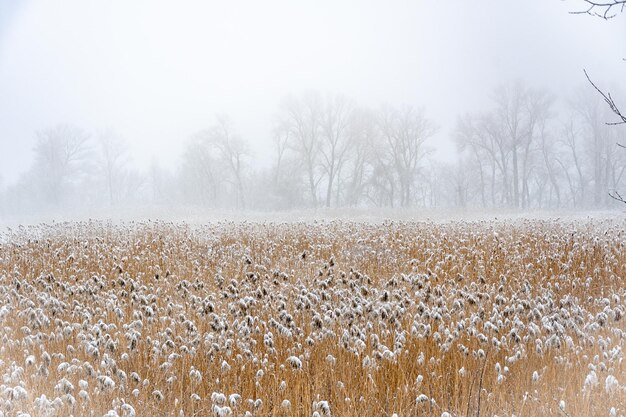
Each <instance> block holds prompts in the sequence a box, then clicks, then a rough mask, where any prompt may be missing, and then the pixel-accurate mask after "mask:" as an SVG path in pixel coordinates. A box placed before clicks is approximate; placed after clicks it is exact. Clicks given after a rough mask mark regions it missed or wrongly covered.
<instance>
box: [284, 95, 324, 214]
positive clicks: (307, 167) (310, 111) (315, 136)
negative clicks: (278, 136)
mask: <svg viewBox="0 0 626 417" xmlns="http://www.w3.org/2000/svg"><path fill="white" fill-rule="evenodd" d="M322 118H323V106H322V99H321V97H320V95H319V94H318V93H315V92H310V93H306V94H303V95H301V96H298V97H294V96H292V97H288V98H287V99H286V100H285V101H284V102H283V104H282V106H281V115H280V125H281V126H282V128H283V129H285V131H286V132H289V138H290V148H291V150H293V151H294V152H295V153H296V155H297V156H298V159H299V161H300V163H301V166H302V168H303V170H304V171H303V172H304V175H305V178H306V180H305V181H306V183H307V185H308V193H309V196H310V199H311V203H312V204H313V207H317V206H318V201H319V198H318V186H319V184H320V182H321V180H322V178H323V175H322V173H321V172H320V169H319V168H320V161H319V158H320V155H321V154H320V152H319V150H320V142H321V137H322V132H321V127H320V126H321V120H322Z"/></svg>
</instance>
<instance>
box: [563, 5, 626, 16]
mask: <svg viewBox="0 0 626 417" xmlns="http://www.w3.org/2000/svg"><path fill="white" fill-rule="evenodd" d="M584 1H585V3H586V4H587V5H588V6H589V7H588V8H587V9H586V10H581V11H577V12H570V13H571V14H588V15H591V16H596V17H600V18H602V19H605V20H608V19H611V18H613V17H615V16H616V15H617V14H618V13H621V12H623V11H624V10H626V0H606V1H594V0H584Z"/></svg>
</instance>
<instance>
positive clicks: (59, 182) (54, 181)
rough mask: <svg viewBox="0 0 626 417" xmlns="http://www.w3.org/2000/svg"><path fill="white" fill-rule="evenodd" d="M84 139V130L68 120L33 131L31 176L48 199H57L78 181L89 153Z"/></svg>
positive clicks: (54, 202) (57, 200)
mask: <svg viewBox="0 0 626 417" xmlns="http://www.w3.org/2000/svg"><path fill="white" fill-rule="evenodd" d="M88 140H89V134H88V133H87V132H85V131H84V130H82V129H81V128H79V127H76V126H72V125H68V124H60V125H57V126H55V127H53V128H50V129H46V130H43V131H40V132H38V133H37V143H36V145H35V148H34V152H35V165H34V171H35V178H36V181H38V182H39V183H40V185H41V190H42V192H43V193H44V194H45V196H46V199H47V200H48V201H49V202H51V203H53V204H57V203H59V202H60V201H61V199H62V198H63V197H64V194H65V193H66V192H67V188H68V187H70V186H71V185H72V184H74V183H76V182H77V181H78V177H79V176H80V174H81V168H84V166H85V164H86V162H87V160H88V156H89V151H90V148H89V146H88ZM83 172H84V169H83Z"/></svg>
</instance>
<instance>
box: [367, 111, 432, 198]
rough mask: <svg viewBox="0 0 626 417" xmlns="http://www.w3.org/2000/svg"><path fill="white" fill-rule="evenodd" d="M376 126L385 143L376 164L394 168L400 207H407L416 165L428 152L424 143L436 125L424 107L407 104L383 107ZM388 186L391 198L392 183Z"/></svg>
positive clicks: (417, 167)
mask: <svg viewBox="0 0 626 417" xmlns="http://www.w3.org/2000/svg"><path fill="white" fill-rule="evenodd" d="M378 126H379V130H380V135H381V140H382V143H383V144H384V147H383V149H382V150H381V151H382V152H383V154H382V157H381V159H380V162H381V163H380V165H379V166H380V168H382V169H383V170H385V171H389V170H393V172H394V173H395V180H396V181H397V184H398V186H399V190H398V191H399V200H400V201H399V202H400V206H401V207H407V206H409V205H410V204H411V203H412V200H413V191H414V188H415V182H416V180H417V174H418V169H419V164H420V162H421V161H422V159H423V158H424V156H425V155H426V153H427V152H426V149H425V147H424V144H425V142H426V140H427V139H428V138H430V137H431V136H433V135H434V134H435V132H437V127H436V126H435V124H434V123H433V122H432V121H431V120H430V119H428V118H427V117H426V115H425V113H424V111H423V110H421V109H420V110H416V109H414V108H412V107H410V106H405V107H402V108H401V109H396V108H393V107H384V108H383V109H382V110H381V111H380V113H379V117H378ZM387 177H388V178H389V172H387ZM390 185H391V187H392V194H391V198H392V199H393V188H394V185H393V183H391V184H390Z"/></svg>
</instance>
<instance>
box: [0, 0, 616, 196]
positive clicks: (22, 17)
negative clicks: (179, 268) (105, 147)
mask: <svg viewBox="0 0 626 417" xmlns="http://www.w3.org/2000/svg"><path fill="white" fill-rule="evenodd" d="M582 8H584V5H582V4H581V2H579V1H576V0H570V1H561V0H523V1H522V0H518V1H495V0H493V1H487V0H481V1H478V0H476V1H472V2H467V1H456V2H440V1H399V0H398V1H384V2H383V1H378V2H375V1H362V0H353V1H314V2H304V1H302V2H299V1H287V0H286V1H229V2H200V1H198V2H190V1H176V2H173V1H169V2H168V1H153V0H150V1H148V0H146V1H106V2H101V1H98V2H96V1H93V2H89V1H84V0H80V1H78V0H77V1H54V2H45V1H11V0H0V177H1V178H2V182H3V183H4V184H5V185H6V184H8V183H11V182H13V181H15V180H16V179H17V177H18V176H19V174H21V173H23V172H24V171H26V170H27V169H28V168H29V164H30V163H31V160H32V148H33V146H34V143H35V132H36V131H37V130H40V129H45V128H47V127H50V126H53V125H56V124H57V123H62V122H65V123H73V124H76V125H78V126H81V127H83V128H85V129H87V130H90V131H93V130H96V129H100V128H104V127H113V128H115V129H116V130H117V131H118V132H119V133H120V134H121V135H122V136H123V137H124V138H125V139H126V140H127V141H128V142H129V144H130V148H131V152H132V156H133V159H134V161H135V162H136V164H137V165H138V167H140V168H145V167H147V166H148V165H149V164H150V162H151V161H152V160H153V159H154V160H156V161H159V162H160V163H162V164H163V165H164V166H166V167H169V168H172V169H173V168H174V167H175V166H176V164H177V162H178V161H179V160H178V158H179V155H180V153H181V151H182V144H183V143H184V141H185V140H186V139H187V138H189V136H190V135H191V134H193V133H194V132H196V131H198V130H200V129H203V128H206V127H207V126H209V125H211V124H213V122H214V116H215V114H216V113H226V114H228V115H229V116H230V118H231V119H232V121H233V123H234V125H235V127H236V129H237V130H238V132H239V133H240V134H241V135H242V136H243V137H244V139H246V140H247V141H248V142H249V143H250V144H251V147H252V149H253V151H254V152H255V155H256V156H255V158H254V159H255V162H256V165H263V164H267V163H268V161H269V159H270V156H271V151H269V150H267V149H266V148H267V147H268V146H269V145H270V144H271V140H270V139H271V128H272V121H273V117H274V114H275V113H276V111H277V108H278V105H279V103H280V102H281V100H282V99H283V98H284V97H285V96H286V95H288V94H290V93H293V94H297V93H301V92H303V91H306V90H319V91H321V92H332V93H342V94H345V95H347V96H349V97H352V98H354V99H355V100H356V101H357V102H359V103H360V104H364V105H370V106H374V107H376V106H378V105H379V104H382V103H389V104H394V105H401V104H412V105H415V106H423V107H425V109H426V112H427V114H428V116H429V117H431V118H432V119H434V120H435V122H436V123H437V124H438V125H439V126H441V129H440V131H439V133H438V134H437V135H436V136H435V138H434V139H433V141H432V146H434V147H436V148H437V153H436V156H435V157H436V158H439V159H444V160H445V159H448V160H449V159H450V158H454V146H453V145H452V141H451V136H452V132H453V128H454V123H455V120H456V118H457V116H458V115H460V114H462V113H465V112H470V111H476V110H480V109H484V108H486V107H488V106H489V95H490V93H491V91H492V90H493V88H494V87H496V86H497V85H498V84H499V83H502V82H507V81H511V80H515V79H522V80H525V81H526V82H527V83H528V84H530V85H531V86H536V87H542V88H547V89H549V90H550V91H552V92H553V93H555V94H557V95H559V96H561V97H564V96H567V95H568V94H570V92H571V89H572V88H575V87H577V86H579V85H584V75H583V73H582V69H583V68H587V70H588V71H589V72H590V73H591V74H592V75H593V76H594V78H595V79H596V80H598V81H601V82H602V83H603V84H604V85H606V86H611V85H613V86H622V87H623V86H624V83H623V80H624V74H625V73H626V63H625V62H623V60H622V59H623V58H624V57H625V56H626V16H618V17H616V18H615V19H612V20H610V21H603V20H601V19H597V18H592V17H590V16H578V15H571V14H568V12H569V11H575V10H580V9H582ZM620 80H622V81H621V84H620ZM624 101H626V100H624Z"/></svg>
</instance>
